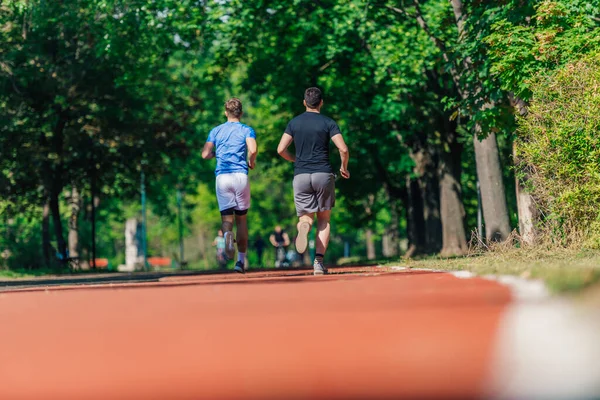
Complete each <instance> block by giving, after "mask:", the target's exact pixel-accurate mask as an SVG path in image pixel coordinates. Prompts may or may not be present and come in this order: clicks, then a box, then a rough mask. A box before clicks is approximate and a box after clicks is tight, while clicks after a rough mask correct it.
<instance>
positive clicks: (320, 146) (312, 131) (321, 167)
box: [285, 112, 341, 175]
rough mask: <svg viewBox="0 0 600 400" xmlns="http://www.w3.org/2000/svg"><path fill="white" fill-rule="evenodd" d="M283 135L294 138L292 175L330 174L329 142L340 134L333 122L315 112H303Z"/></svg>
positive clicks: (291, 122) (292, 121)
mask: <svg viewBox="0 0 600 400" xmlns="http://www.w3.org/2000/svg"><path fill="white" fill-rule="evenodd" d="M285 133H287V134H289V135H291V136H292V137H293V138H294V144H295V146H296V165H295V168H294V175H298V174H314V173H315V172H327V173H332V172H333V170H332V168H331V164H330V163H329V141H330V140H331V138H332V137H334V136H335V135H338V134H340V133H341V132H340V128H339V127H338V126H337V124H336V123H335V121H334V120H332V119H331V118H328V117H326V116H324V115H322V114H319V113H316V112H305V113H304V114H300V115H298V116H297V117H296V118H294V119H293V120H291V121H290V123H289V124H288V126H287V128H286V129H285Z"/></svg>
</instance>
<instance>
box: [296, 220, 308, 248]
mask: <svg viewBox="0 0 600 400" xmlns="http://www.w3.org/2000/svg"><path fill="white" fill-rule="evenodd" d="M308 232H310V224H309V223H308V222H302V223H300V225H298V236H296V251H297V252H298V253H300V254H302V253H304V252H305V251H306V248H307V247H308Z"/></svg>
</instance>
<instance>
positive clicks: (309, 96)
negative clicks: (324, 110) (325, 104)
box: [304, 87, 323, 108]
mask: <svg viewBox="0 0 600 400" xmlns="http://www.w3.org/2000/svg"><path fill="white" fill-rule="evenodd" d="M322 100H323V93H321V90H320V89H319V88H316V87H310V88H308V89H306V90H305V91H304V101H306V106H307V107H308V108H317V107H319V104H321V101H322Z"/></svg>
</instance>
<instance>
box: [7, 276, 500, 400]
mask: <svg viewBox="0 0 600 400" xmlns="http://www.w3.org/2000/svg"><path fill="white" fill-rule="evenodd" d="M334 272H336V273H335V274H332V275H329V276H324V277H313V276H310V275H308V272H307V271H290V272H269V273H259V272H257V273H249V274H246V275H245V276H239V275H231V274H229V275H207V276H179V277H169V278H163V279H161V280H160V281H158V282H146V283H135V284H133V283H120V284H113V285H110V286H107V285H103V284H101V285H97V286H88V287H81V286H63V287H60V288H50V289H47V288H37V289H32V288H28V289H22V290H17V291H12V292H3V293H0V325H1V328H0V346H1V348H2V351H1V356H0V377H1V384H0V399H197V398H207V399H218V398H224V399H235V398H251V399H281V398H288V399H296V398H318V399H321V398H322V399H335V398H339V399H365V398H386V399H387V398H432V397H435V398H461V399H468V398H480V397H483V396H488V395H489V390H490V389H489V387H490V382H491V380H492V379H491V378H492V373H493V371H492V367H493V365H494V358H495V352H496V347H497V345H496V343H497V339H498V338H497V332H499V331H500V324H501V322H502V318H503V313H504V312H505V311H506V310H507V307H508V305H509V304H510V302H511V292H510V290H509V289H508V287H507V286H504V285H502V284H499V283H497V282H494V281H490V280H485V279H479V278H474V279H458V278H456V277H454V276H452V275H450V274H445V273H434V272H426V271H402V272H398V271H393V270H388V269H382V268H354V269H337V270H335V271H334Z"/></svg>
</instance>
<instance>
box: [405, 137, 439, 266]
mask: <svg viewBox="0 0 600 400" xmlns="http://www.w3.org/2000/svg"><path fill="white" fill-rule="evenodd" d="M427 139H428V138H427V137H426V136H425V135H424V136H422V137H421V138H420V141H418V142H415V143H414V144H413V150H412V151H411V153H410V156H411V158H412V160H413V161H414V163H415V168H414V173H415V175H416V176H417V177H418V183H419V185H418V186H419V190H420V192H421V193H420V197H421V201H422V211H423V223H424V232H425V236H424V239H425V241H424V243H423V245H424V246H423V247H422V251H423V252H424V253H426V254H433V253H437V252H439V251H440V249H441V248H442V226H441V219H440V183H439V179H438V171H437V164H438V162H437V157H436V156H435V153H436V152H435V150H434V149H433V148H432V147H431V146H430V145H428V144H427V142H428V140H427Z"/></svg>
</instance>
